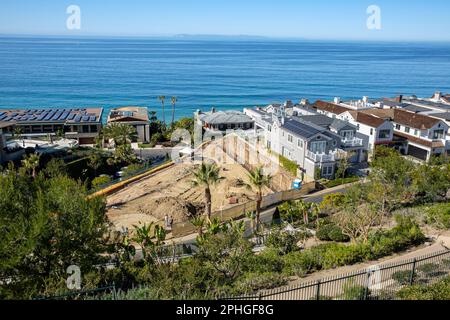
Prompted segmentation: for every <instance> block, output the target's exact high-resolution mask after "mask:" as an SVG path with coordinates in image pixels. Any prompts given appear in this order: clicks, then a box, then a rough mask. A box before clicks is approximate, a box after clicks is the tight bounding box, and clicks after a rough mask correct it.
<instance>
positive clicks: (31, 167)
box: [22, 153, 41, 178]
mask: <svg viewBox="0 0 450 320" xmlns="http://www.w3.org/2000/svg"><path fill="white" fill-rule="evenodd" d="M40 159H41V156H40V155H38V154H37V153H32V154H30V155H28V156H26V157H25V159H23V160H22V165H23V166H24V168H25V169H26V170H27V172H30V171H31V176H32V177H33V178H36V169H37V167H39V160H40Z"/></svg>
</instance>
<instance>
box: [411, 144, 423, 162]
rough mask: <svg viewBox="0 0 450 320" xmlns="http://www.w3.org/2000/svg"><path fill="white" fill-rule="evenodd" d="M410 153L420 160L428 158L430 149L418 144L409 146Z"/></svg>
mask: <svg viewBox="0 0 450 320" xmlns="http://www.w3.org/2000/svg"><path fill="white" fill-rule="evenodd" d="M408 155H410V156H413V157H414V158H417V159H420V160H427V155H428V151H427V150H424V149H421V148H418V147H416V146H411V145H409V146H408Z"/></svg>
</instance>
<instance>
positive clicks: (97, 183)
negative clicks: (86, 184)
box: [92, 176, 111, 189]
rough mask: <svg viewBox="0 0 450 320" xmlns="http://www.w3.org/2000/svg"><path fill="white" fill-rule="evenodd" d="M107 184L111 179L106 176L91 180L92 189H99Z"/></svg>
mask: <svg viewBox="0 0 450 320" xmlns="http://www.w3.org/2000/svg"><path fill="white" fill-rule="evenodd" d="M109 182H111V178H110V177H108V176H100V177H96V178H94V180H92V188H93V189H98V188H99V187H101V186H103V185H105V184H107V183H109Z"/></svg>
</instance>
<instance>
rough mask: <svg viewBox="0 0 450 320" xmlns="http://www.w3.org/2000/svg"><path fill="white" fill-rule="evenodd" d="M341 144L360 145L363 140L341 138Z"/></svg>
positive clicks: (345, 145)
mask: <svg viewBox="0 0 450 320" xmlns="http://www.w3.org/2000/svg"><path fill="white" fill-rule="evenodd" d="M342 146H344V147H362V146H363V140H362V139H360V138H352V139H342Z"/></svg>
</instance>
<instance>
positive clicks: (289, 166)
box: [278, 155, 298, 177]
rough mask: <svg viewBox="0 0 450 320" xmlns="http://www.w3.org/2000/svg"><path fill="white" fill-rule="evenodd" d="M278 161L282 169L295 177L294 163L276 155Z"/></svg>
mask: <svg viewBox="0 0 450 320" xmlns="http://www.w3.org/2000/svg"><path fill="white" fill-rule="evenodd" d="M278 160H279V161H280V163H281V166H282V167H283V168H285V169H286V170H287V171H289V172H290V173H292V175H293V176H294V177H296V176H297V169H298V165H297V164H296V163H295V162H294V161H291V160H289V159H288V158H285V157H283V156H282V155H278Z"/></svg>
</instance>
